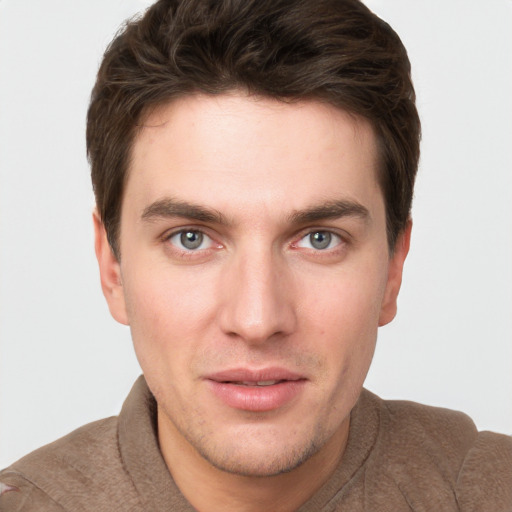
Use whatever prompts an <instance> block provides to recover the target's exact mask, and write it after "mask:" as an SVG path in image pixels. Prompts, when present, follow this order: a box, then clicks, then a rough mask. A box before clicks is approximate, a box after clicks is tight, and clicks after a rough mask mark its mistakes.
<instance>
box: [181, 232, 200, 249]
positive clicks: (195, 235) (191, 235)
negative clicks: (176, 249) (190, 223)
mask: <svg viewBox="0 0 512 512" xmlns="http://www.w3.org/2000/svg"><path fill="white" fill-rule="evenodd" d="M180 242H181V244H182V245H183V247H186V248H187V249H197V248H198V247H200V246H201V244H202V243H203V234H202V233H200V232H199V231H184V232H183V233H181V236H180Z"/></svg>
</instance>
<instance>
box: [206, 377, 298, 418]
mask: <svg viewBox="0 0 512 512" xmlns="http://www.w3.org/2000/svg"><path fill="white" fill-rule="evenodd" d="M208 383H209V385H210V387H211V389H212V391H213V393H214V394H215V395H216V396H217V397H218V398H220V400H221V401H222V402H224V403H225V404H226V405H228V406H229V407H233V408H234V409H240V410H242V411H251V412H268V411H273V410H275V409H279V408H280V407H283V406H284V405H286V404H288V403H289V402H291V401H292V400H293V399H294V398H296V397H297V395H298V394H299V393H300V392H301V390H302V388H303V387H304V384H305V383H306V381H305V380H304V379H301V380H287V381H284V382H280V383H278V384H274V385H272V386H241V385H238V384H231V383H229V382H217V381H214V380H209V381H208Z"/></svg>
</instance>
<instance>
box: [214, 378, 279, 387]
mask: <svg viewBox="0 0 512 512" xmlns="http://www.w3.org/2000/svg"><path fill="white" fill-rule="evenodd" d="M281 382H288V381H287V380H284V379H279V380H260V381H258V382H253V381H228V380H226V381H223V383H224V384H233V385H235V386H251V387H261V386H263V387H265V386H274V385H276V384H280V383H281Z"/></svg>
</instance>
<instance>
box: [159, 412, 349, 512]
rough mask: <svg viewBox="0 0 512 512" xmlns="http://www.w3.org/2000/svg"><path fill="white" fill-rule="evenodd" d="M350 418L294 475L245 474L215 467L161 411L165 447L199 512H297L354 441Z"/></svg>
mask: <svg viewBox="0 0 512 512" xmlns="http://www.w3.org/2000/svg"><path fill="white" fill-rule="evenodd" d="M348 427H349V418H347V420H346V421H345V422H344V423H343V424H342V426H341V427H340V429H339V430H338V431H337V432H336V433H335V434H334V435H333V436H332V437H331V438H330V439H329V440H328V441H327V443H326V444H325V445H324V446H323V447H322V448H321V449H320V450H319V451H318V452H317V453H316V454H314V455H313V456H311V457H310V458H309V459H308V460H306V461H305V462H304V463H302V464H301V465H300V466H298V467H297V468H295V469H293V470H292V471H290V472H287V473H283V474H279V475H275V476H268V477H262V476H254V477H253V476H244V475H237V474H233V473H228V472H226V471H223V470H221V469H218V468H216V467H214V466H213V465H212V464H210V463H209V462H208V461H207V460H206V459H204V458H203V457H202V456H201V455H200V454H199V453H198V452H197V451H196V449H195V448H194V447H193V446H192V445H191V444H190V443H188V441H187V440H186V439H185V438H184V437H183V436H182V435H181V434H180V432H179V431H178V430H177V429H176V428H175V426H174V425H173V424H172V422H170V421H168V420H167V419H166V417H165V414H163V413H162V412H161V411H160V409H159V411H158V438H159V442H160V449H161V451H162V454H163V457H164V460H165V462H166V464H167V467H168V468H169V471H170V472H171V475H172V477H173V479H174V481H175V483H176V485H177V486H178V488H179V489H180V491H181V493H182V494H183V495H184V496H185V498H186V499H187V500H188V501H189V502H190V504H191V505H192V506H193V507H194V508H195V509H196V510H198V511H199V512H235V511H236V512H263V511H265V512H266V511H268V510H272V511H273V512H292V511H294V510H297V508H299V507H300V506H301V505H302V504H304V503H305V502H306V501H307V500H308V499H309V498H311V497H312V496H313V495H314V494H315V492H316V491H318V490H319V489H320V487H322V485H323V484H324V483H325V482H326V481H327V480H328V479H329V477H330V476H331V475H332V474H333V472H334V470H335V469H336V467H337V465H338V463H339V461H340V459H341V456H342V455H343V452H344V450H345V446H346V444H347V439H348Z"/></svg>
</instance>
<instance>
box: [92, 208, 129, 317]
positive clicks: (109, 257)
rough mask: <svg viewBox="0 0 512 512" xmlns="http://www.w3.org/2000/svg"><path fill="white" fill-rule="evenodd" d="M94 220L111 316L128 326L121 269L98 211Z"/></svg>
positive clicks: (103, 285)
mask: <svg viewBox="0 0 512 512" xmlns="http://www.w3.org/2000/svg"><path fill="white" fill-rule="evenodd" d="M92 218H93V223H94V249H95V251H96V259H97V260H98V266H99V269H100V279H101V289H102V290H103V295H104V296H105V299H107V304H108V308H109V309H110V314H111V315H112V316H113V317H114V319H115V320H117V321H118V322H119V323H121V324H125V325H128V316H127V314H126V303H125V299H124V290H123V283H122V280H121V267H120V265H119V262H118V261H117V258H116V257H115V256H114V253H113V252H112V248H111V247H110V244H109V243H108V239H107V232H106V230H105V226H104V225H103V222H102V221H101V219H100V216H99V214H98V211H97V210H96V209H95V210H94V212H93V214H92Z"/></svg>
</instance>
